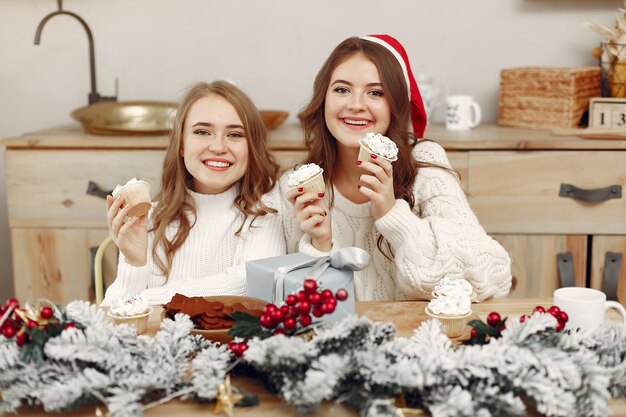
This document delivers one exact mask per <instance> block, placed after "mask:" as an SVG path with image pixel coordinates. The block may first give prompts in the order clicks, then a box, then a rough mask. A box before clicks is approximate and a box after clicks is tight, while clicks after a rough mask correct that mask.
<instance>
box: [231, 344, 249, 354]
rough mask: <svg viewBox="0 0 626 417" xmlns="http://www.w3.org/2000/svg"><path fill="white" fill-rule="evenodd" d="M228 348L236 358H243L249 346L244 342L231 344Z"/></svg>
mask: <svg viewBox="0 0 626 417" xmlns="http://www.w3.org/2000/svg"><path fill="white" fill-rule="evenodd" d="M226 347H227V348H228V350H230V351H231V352H233V354H234V355H235V356H241V355H243V352H245V351H246V350H248V344H247V343H246V342H245V341H244V342H230V343H229V344H228V345H226Z"/></svg>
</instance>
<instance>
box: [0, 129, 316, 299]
mask: <svg viewBox="0 0 626 417" xmlns="http://www.w3.org/2000/svg"><path fill="white" fill-rule="evenodd" d="M271 137H272V142H271V143H272V148H273V153H274V156H275V157H276V160H277V162H278V163H279V164H280V165H281V167H282V168H283V169H286V168H289V167H292V166H293V165H294V164H296V163H298V162H300V161H301V160H302V159H303V158H304V156H305V152H304V150H303V149H302V145H301V141H300V140H299V139H301V131H300V129H299V128H298V127H295V126H286V127H284V128H282V129H280V130H279V131H275V132H272V133H271ZM167 141H168V139H167V137H164V136H163V137H152V136H145V137H138V136H128V137H123V136H93V135H86V134H83V133H82V131H81V130H80V128H79V127H72V128H59V129H51V130H46V131H41V132H35V133H32V134H26V135H24V136H20V137H15V138H8V139H5V140H3V141H2V145H4V147H5V148H6V150H5V167H6V193H7V205H8V211H9V229H10V234H11V251H12V258H13V281H14V287H15V295H16V297H17V298H18V299H20V300H21V301H24V300H26V299H29V298H35V297H36V298H39V297H43V298H47V299H49V300H51V301H54V302H58V303H66V302H68V301H71V300H77V299H83V300H90V301H94V299H95V293H94V288H93V282H92V280H93V278H92V274H93V271H92V268H93V256H94V255H95V250H96V249H97V247H98V245H99V244H100V242H101V241H102V240H103V239H104V238H105V237H106V236H107V234H108V231H107V225H106V214H105V200H104V197H105V196H106V194H107V193H108V194H110V192H111V190H112V189H113V188H114V187H115V186H116V185H117V184H123V183H125V182H126V181H127V180H128V179H130V178H133V177H138V178H141V179H144V180H146V181H148V182H149V183H150V184H151V185H152V187H153V188H152V190H151V194H152V196H153V197H154V195H155V194H156V193H157V192H158V186H159V183H160V180H161V169H162V164H163V156H164V154H165V149H166V146H167ZM116 268H117V252H116V248H115V246H114V245H111V246H110V247H109V249H108V250H107V253H106V255H105V257H104V281H105V286H108V285H109V284H110V283H111V282H112V281H113V279H114V278H115V271H116Z"/></svg>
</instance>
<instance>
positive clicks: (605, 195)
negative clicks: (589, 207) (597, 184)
mask: <svg viewBox="0 0 626 417" xmlns="http://www.w3.org/2000/svg"><path fill="white" fill-rule="evenodd" d="M559 197H569V198H573V199H574V200H580V201H587V202H590V203H597V202H600V201H606V200H609V199H611V198H618V199H619V198H622V186H621V185H611V186H609V187H606V188H595V189H592V190H585V189H584V188H578V187H576V186H575V185H572V184H561V190H560V191H559Z"/></svg>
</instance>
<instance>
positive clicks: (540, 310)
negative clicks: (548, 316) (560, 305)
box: [533, 306, 546, 313]
mask: <svg viewBox="0 0 626 417" xmlns="http://www.w3.org/2000/svg"><path fill="white" fill-rule="evenodd" d="M535 311H536V312H537V313H545V312H546V309H545V308H543V307H542V306H537V307H535V308H534V309H533V312H535Z"/></svg>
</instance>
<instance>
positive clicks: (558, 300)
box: [554, 287, 626, 330]
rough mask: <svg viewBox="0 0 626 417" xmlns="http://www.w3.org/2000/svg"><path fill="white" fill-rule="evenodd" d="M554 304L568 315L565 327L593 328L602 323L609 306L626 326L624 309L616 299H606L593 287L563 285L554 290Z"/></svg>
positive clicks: (625, 311)
mask: <svg viewBox="0 0 626 417" xmlns="http://www.w3.org/2000/svg"><path fill="white" fill-rule="evenodd" d="M554 305H555V306H557V307H559V308H560V309H561V310H563V311H565V312H566V313H567V315H568V316H569V320H568V321H567V323H566V325H565V328H566V329H578V328H581V329H583V330H593V329H595V328H596V327H598V326H600V325H601V324H602V323H604V315H605V312H606V310H608V309H609V308H614V309H616V310H617V311H618V312H619V313H620V315H621V316H622V320H623V321H624V326H626V310H624V307H623V306H622V305H621V304H620V303H618V302H616V301H606V294H604V293H603V292H602V291H598V290H594V289H593V288H584V287H564V288H559V289H557V290H555V291H554Z"/></svg>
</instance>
